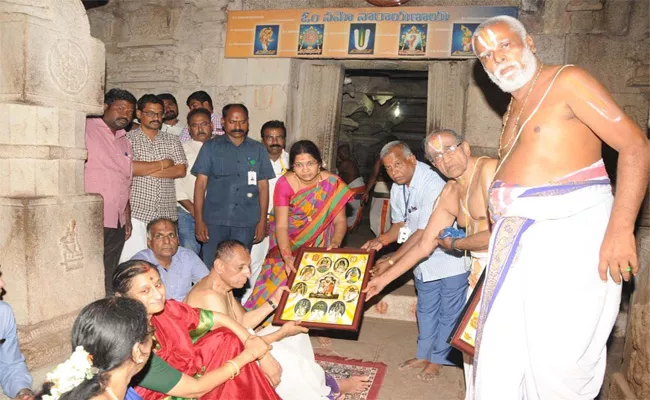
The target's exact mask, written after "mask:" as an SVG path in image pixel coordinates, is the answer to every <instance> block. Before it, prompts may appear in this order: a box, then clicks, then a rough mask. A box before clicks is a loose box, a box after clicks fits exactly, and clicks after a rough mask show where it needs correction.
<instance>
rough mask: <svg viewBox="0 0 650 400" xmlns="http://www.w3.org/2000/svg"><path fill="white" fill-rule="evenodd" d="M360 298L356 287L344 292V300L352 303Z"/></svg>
mask: <svg viewBox="0 0 650 400" xmlns="http://www.w3.org/2000/svg"><path fill="white" fill-rule="evenodd" d="M357 297H359V289H358V288H357V287H356V286H348V287H347V289H345V290H344V291H343V300H345V301H346V302H348V303H350V302H352V301H354V300H356V299H357Z"/></svg>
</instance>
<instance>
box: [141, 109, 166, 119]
mask: <svg viewBox="0 0 650 400" xmlns="http://www.w3.org/2000/svg"><path fill="white" fill-rule="evenodd" d="M142 114H144V115H146V116H147V118H153V117H162V116H163V115H164V114H165V113H164V111H161V112H158V113H156V112H153V111H145V112H142Z"/></svg>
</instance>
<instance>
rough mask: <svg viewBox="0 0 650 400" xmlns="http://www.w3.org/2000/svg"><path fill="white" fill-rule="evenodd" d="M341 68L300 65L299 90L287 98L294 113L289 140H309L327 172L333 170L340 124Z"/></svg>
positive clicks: (322, 65) (337, 66)
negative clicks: (317, 149)
mask: <svg viewBox="0 0 650 400" xmlns="http://www.w3.org/2000/svg"><path fill="white" fill-rule="evenodd" d="M343 75H344V73H343V66H342V65H340V64H315V63H303V64H299V75H298V76H299V81H298V88H297V91H295V93H294V95H293V96H291V97H290V103H289V109H293V110H294V111H293V113H294V114H293V115H292V118H291V119H292V120H293V122H292V124H291V132H292V133H291V136H292V137H291V139H292V141H298V140H301V139H309V140H311V141H313V142H314V143H316V145H318V148H319V149H320V151H321V155H322V157H323V162H324V163H325V165H326V168H327V169H329V170H333V169H334V168H335V161H336V148H335V147H336V145H337V143H336V141H337V133H338V129H339V123H340V121H341V101H342V91H343Z"/></svg>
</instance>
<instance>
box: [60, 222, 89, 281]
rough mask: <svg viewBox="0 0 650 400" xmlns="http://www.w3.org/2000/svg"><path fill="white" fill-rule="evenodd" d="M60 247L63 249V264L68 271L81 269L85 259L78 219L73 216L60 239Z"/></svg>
mask: <svg viewBox="0 0 650 400" xmlns="http://www.w3.org/2000/svg"><path fill="white" fill-rule="evenodd" d="M59 249H60V250H61V265H63V266H64V267H65V270H66V271H72V270H75V269H80V268H81V267H82V266H83V264H82V261H83V259H84V255H83V252H82V251H81V246H80V245H79V239H78V234H77V221H76V220H75V219H74V218H73V219H71V220H70V222H69V223H68V227H67V228H66V230H65V232H64V233H63V236H61V239H59Z"/></svg>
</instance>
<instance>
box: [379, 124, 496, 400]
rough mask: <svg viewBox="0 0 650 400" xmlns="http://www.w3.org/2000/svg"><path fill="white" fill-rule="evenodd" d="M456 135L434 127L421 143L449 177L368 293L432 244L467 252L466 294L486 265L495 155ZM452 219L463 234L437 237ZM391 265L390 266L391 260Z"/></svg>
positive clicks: (423, 254)
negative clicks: (423, 221) (418, 232)
mask: <svg viewBox="0 0 650 400" xmlns="http://www.w3.org/2000/svg"><path fill="white" fill-rule="evenodd" d="M464 139H465V138H464V137H463V136H462V135H459V134H457V133H456V132H454V131H452V130H445V129H441V130H436V131H433V132H431V133H429V134H428V135H427V137H426V138H425V140H424V148H425V151H426V154H427V157H428V158H429V160H430V161H431V162H432V163H433V165H434V166H435V167H436V168H438V170H439V171H440V172H441V173H442V174H443V175H445V177H447V178H448V179H449V181H448V182H447V184H446V185H445V187H444V188H443V189H442V193H441V194H440V197H439V199H438V200H437V203H436V205H435V206H434V211H433V213H432V214H431V216H430V217H429V222H428V223H427V226H426V228H425V229H424V233H423V235H422V237H421V238H420V240H419V241H418V242H415V243H411V244H412V246H408V244H409V242H408V241H407V242H406V243H404V244H403V245H402V247H401V248H400V249H399V250H398V251H397V252H396V253H395V254H393V255H391V256H390V258H389V259H384V260H383V261H380V262H378V263H377V264H376V265H375V268H374V269H373V272H374V274H373V279H372V280H371V281H370V283H369V284H368V287H367V288H366V291H367V293H368V297H367V298H366V299H368V298H370V297H373V296H375V295H376V294H377V293H379V292H380V291H381V290H382V289H383V288H384V287H385V286H386V285H387V284H389V283H390V282H392V281H393V280H395V279H396V278H398V277H399V276H400V275H402V274H403V273H404V272H406V271H408V270H409V269H411V268H412V267H413V266H414V265H415V264H416V263H417V262H418V261H420V260H421V259H423V258H426V257H427V256H428V255H429V254H431V252H433V250H434V249H435V248H436V247H437V246H440V247H443V248H446V249H454V250H463V251H468V252H470V254H471V264H470V265H471V267H470V268H471V275H470V277H469V281H470V288H469V289H468V294H471V292H472V290H473V288H474V286H475V285H476V281H477V280H478V278H479V276H480V275H481V273H482V272H483V268H485V266H486V265H487V253H486V250H487V248H488V243H489V240H490V230H489V221H488V218H487V200H488V188H489V187H490V183H491V182H492V178H493V177H494V171H495V169H496V164H497V160H495V159H492V158H487V157H474V156H472V155H471V152H470V147H469V144H468V143H467V142H465V141H464ZM454 221H456V222H457V223H458V225H459V226H461V227H464V228H465V229H466V231H467V236H466V237H465V238H457V239H452V238H445V239H440V238H439V235H440V234H442V231H443V229H444V228H446V227H448V226H451V225H452V224H453V223H454ZM391 265H392V266H391ZM471 363H472V360H471V359H470V358H467V359H466V360H465V384H466V398H467V399H470V398H471V392H472V390H471V381H472V380H471V365H472V364H471Z"/></svg>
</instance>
